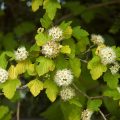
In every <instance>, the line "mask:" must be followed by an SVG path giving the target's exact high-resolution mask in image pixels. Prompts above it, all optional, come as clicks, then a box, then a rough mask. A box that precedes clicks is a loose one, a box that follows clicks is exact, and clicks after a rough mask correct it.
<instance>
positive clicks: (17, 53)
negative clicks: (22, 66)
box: [15, 47, 28, 61]
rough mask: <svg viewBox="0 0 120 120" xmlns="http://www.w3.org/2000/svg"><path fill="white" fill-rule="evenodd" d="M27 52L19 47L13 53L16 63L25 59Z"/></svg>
mask: <svg viewBox="0 0 120 120" xmlns="http://www.w3.org/2000/svg"><path fill="white" fill-rule="evenodd" d="M27 57H28V52H27V51H26V48H25V47H19V48H18V49H17V51H15V59H16V60H18V61H22V60H25V59H27Z"/></svg>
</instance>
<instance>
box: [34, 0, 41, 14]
mask: <svg viewBox="0 0 120 120" xmlns="http://www.w3.org/2000/svg"><path fill="white" fill-rule="evenodd" d="M42 3H43V0H32V11H33V12H35V11H37V10H38V9H39V7H40V6H41V5H42Z"/></svg>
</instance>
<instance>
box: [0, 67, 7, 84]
mask: <svg viewBox="0 0 120 120" xmlns="http://www.w3.org/2000/svg"><path fill="white" fill-rule="evenodd" d="M7 79H8V72H7V71H6V70H4V69H2V68H0V83H4V82H5V81H6V80H7Z"/></svg>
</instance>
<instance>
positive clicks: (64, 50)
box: [61, 45, 71, 54]
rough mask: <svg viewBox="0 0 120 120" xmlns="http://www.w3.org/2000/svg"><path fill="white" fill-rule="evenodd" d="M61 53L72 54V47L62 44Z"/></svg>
mask: <svg viewBox="0 0 120 120" xmlns="http://www.w3.org/2000/svg"><path fill="white" fill-rule="evenodd" d="M61 53H64V54H70V53H71V49H70V47H69V46H68V45H65V46H62V48H61Z"/></svg>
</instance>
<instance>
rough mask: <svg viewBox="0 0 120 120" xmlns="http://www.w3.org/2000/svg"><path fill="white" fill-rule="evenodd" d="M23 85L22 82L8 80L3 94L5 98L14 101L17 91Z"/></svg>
mask: <svg viewBox="0 0 120 120" xmlns="http://www.w3.org/2000/svg"><path fill="white" fill-rule="evenodd" d="M20 85H21V82H20V80H18V79H14V80H7V81H6V82H5V83H4V85H3V88H2V92H3V93H4V95H5V97H7V98H8V99H12V97H13V96H14V94H15V92H16V89H17V88H18V87H19V86H20Z"/></svg>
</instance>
